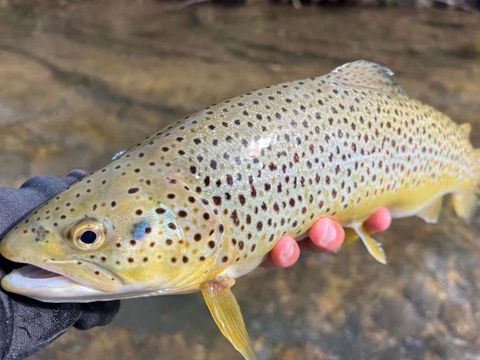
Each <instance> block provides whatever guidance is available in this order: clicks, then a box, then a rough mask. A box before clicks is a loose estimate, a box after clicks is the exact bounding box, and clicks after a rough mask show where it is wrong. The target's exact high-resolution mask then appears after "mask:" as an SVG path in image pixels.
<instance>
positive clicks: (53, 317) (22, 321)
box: [0, 170, 120, 359]
mask: <svg viewBox="0 0 480 360" xmlns="http://www.w3.org/2000/svg"><path fill="white" fill-rule="evenodd" d="M83 176H85V173H84V172H83V171H80V170H75V171H72V172H71V173H69V174H68V175H67V176H66V177H65V178H64V179H59V178H55V177H49V176H36V177H33V178H31V179H30V180H28V181H27V182H26V183H25V184H23V185H22V186H21V187H20V189H15V188H0V241H1V238H2V237H3V236H4V235H5V234H6V233H7V232H8V230H10V229H11V228H13V227H14V226H15V225H16V224H17V223H19V222H20V221H21V220H22V218H24V217H25V216H26V215H27V214H28V213H29V212H31V211H32V210H33V209H34V208H36V207H37V206H38V205H40V204H42V203H43V202H45V201H47V200H48V199H50V198H51V197H53V196H55V195H56V194H58V193H59V192H61V191H62V190H64V189H65V188H66V187H67V186H69V185H70V184H72V183H74V182H75V181H77V180H78V179H80V178H81V177H83ZM14 267H15V264H13V263H11V262H9V261H7V260H5V259H3V258H2V257H0V278H2V277H3V276H4V275H5V274H6V273H8V272H9V271H11V270H12V269H13V268H14ZM119 308H120V302H119V301H110V302H96V303H89V304H47V303H43V302H39V301H36V300H33V299H29V298H26V297H22V296H19V295H15V294H11V293H6V292H4V291H3V290H2V289H0V358H1V359H23V358H25V357H27V356H29V355H31V354H33V353H34V352H36V351H38V350H40V349H41V348H43V347H45V346H46V345H47V344H49V343H50V342H52V341H53V340H55V339H56V338H57V337H59V336H60V335H61V334H63V333H64V332H65V331H66V330H67V329H68V328H70V327H71V326H75V327H76V328H77V329H82V330H83V329H89V328H91V327H93V326H100V325H105V324H107V323H108V322H110V321H111V320H112V318H113V317H114V316H115V315H116V313H117V312H118V310H119Z"/></svg>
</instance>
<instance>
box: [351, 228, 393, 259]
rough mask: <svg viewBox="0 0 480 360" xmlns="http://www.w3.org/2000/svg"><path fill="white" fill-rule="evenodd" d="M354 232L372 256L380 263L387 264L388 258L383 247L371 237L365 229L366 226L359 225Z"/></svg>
mask: <svg viewBox="0 0 480 360" xmlns="http://www.w3.org/2000/svg"><path fill="white" fill-rule="evenodd" d="M353 230H355V232H356V233H357V234H358V236H359V237H360V239H362V242H363V244H364V245H365V247H366V248H367V250H368V252H369V253H370V255H372V256H373V257H374V258H375V260H377V261H378V262H379V263H382V264H386V263H387V257H386V256H385V252H384V251H383V248H382V245H380V243H379V242H377V241H376V240H375V239H374V238H372V237H371V236H370V234H369V233H368V231H367V230H366V229H365V226H363V225H359V226H357V227H355V228H353Z"/></svg>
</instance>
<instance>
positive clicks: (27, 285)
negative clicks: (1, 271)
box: [1, 260, 123, 302]
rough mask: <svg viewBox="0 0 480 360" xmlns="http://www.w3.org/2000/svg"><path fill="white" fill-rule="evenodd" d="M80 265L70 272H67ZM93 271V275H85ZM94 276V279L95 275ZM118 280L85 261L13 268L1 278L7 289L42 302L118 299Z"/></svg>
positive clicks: (52, 262) (50, 262)
mask: <svg viewBox="0 0 480 360" xmlns="http://www.w3.org/2000/svg"><path fill="white" fill-rule="evenodd" d="M74 266H76V267H77V268H78V267H82V266H83V269H82V271H81V272H78V270H77V275H76V276H75V275H72V274H74V273H75V271H69V270H72V267H73V269H74V270H75V267H74ZM85 274H93V275H85ZM94 277H95V278H94ZM122 284H123V283H122V281H121V279H120V278H119V277H118V276H116V275H115V274H113V273H112V272H110V271H108V270H107V269H105V268H103V267H102V266H100V265H98V264H95V263H92V262H89V261H85V260H79V261H77V260H68V261H53V260H50V261H47V262H46V263H44V264H35V265H33V264H28V265H25V266H23V267H21V268H18V269H16V270H13V271H12V272H11V273H9V274H8V275H7V276H5V277H3V279H2V280H1V285H2V287H3V288H4V289H5V290H7V291H10V292H13V293H16V294H20V295H24V296H28V297H31V298H33V299H36V300H40V301H43V302H90V301H98V300H110V299H113V298H117V297H116V296H115V295H114V294H118V293H119V291H120V288H121V287H122V286H121V285H122Z"/></svg>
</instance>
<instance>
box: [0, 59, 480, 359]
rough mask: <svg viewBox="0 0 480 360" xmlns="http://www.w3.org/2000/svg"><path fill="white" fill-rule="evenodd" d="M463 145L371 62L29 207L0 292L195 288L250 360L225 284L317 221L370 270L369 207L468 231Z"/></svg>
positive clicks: (239, 103) (161, 141)
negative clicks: (361, 251)
mask: <svg viewBox="0 0 480 360" xmlns="http://www.w3.org/2000/svg"><path fill="white" fill-rule="evenodd" d="M469 132H470V126H469V125H468V124H464V125H460V126H458V125H456V124H455V123H454V122H453V121H452V120H451V119H449V118H448V117H447V116H445V115H443V114H442V113H440V112H438V111H436V110H435V109H433V108H431V107H429V106H427V105H424V104H422V103H421V102H419V101H417V100H414V99H412V98H410V97H409V96H408V95H406V94H405V92H404V91H403V90H402V89H401V88H400V87H399V86H398V85H397V84H396V83H395V81H394V79H393V73H392V72H391V71H390V70H389V69H387V68H385V67H383V66H381V65H378V64H375V63H371V62H367V61H356V62H352V63H348V64H345V65H343V66H341V67H339V68H337V69H335V70H333V71H332V72H331V73H329V74H327V75H324V76H320V77H314V78H309V79H305V80H299V81H293V82H289V83H284V84H279V85H274V86H269V87H266V88H264V89H260V90H255V91H251V92H247V93H245V94H243V95H240V96H237V97H235V98H231V99H228V100H225V101H223V102H221V103H218V104H215V105H212V106H210V107H208V108H206V109H204V110H201V111H199V112H197V113H195V114H193V115H190V116H187V117H186V118H185V119H182V120H180V121H178V122H176V123H175V124H173V125H171V126H168V127H166V128H165V129H163V130H161V131H159V132H157V133H156V134H154V135H152V136H148V137H146V138H145V139H144V140H142V141H141V142H139V143H138V144H137V145H136V146H134V147H133V148H131V149H130V150H128V151H126V152H125V153H123V154H121V155H120V156H118V157H117V158H116V159H115V160H113V161H112V162H111V163H110V164H108V165H107V166H105V167H104V168H102V169H100V170H98V171H96V172H94V173H92V174H91V175H89V176H87V177H85V178H84V179H82V180H80V181H79V182H77V183H75V184H74V185H72V186H71V187H70V188H68V189H67V190H65V191H64V192H63V193H61V194H60V195H58V196H57V197H55V198H54V199H52V200H50V201H48V202H46V203H45V204H43V205H42V206H40V207H39V208H38V209H36V210H35V211H34V212H33V213H32V214H31V215H30V216H28V217H27V218H26V219H25V220H24V221H22V222H21V223H20V224H18V225H17V226H16V227H15V228H14V229H13V230H12V231H11V232H10V233H9V234H8V235H7V236H6V237H5V238H4V239H3V241H2V242H1V245H0V252H1V254H2V255H3V256H4V257H6V258H8V259H10V260H12V261H15V262H19V263H25V264H28V265H27V266H25V267H23V268H20V269H19V270H15V271H13V272H12V273H10V274H9V275H8V276H6V277H4V278H3V280H2V286H3V287H4V288H5V289H7V290H9V291H12V292H15V293H19V294H23V295H26V296H29V297H32V298H35V299H38V300H41V301H46V302H88V301H96V300H110V299H120V298H131V297H139V296H151V295H163V294H179V293H189V292H194V291H198V290H200V291H201V292H202V294H203V296H204V298H205V301H206V303H207V305H208V308H209V310H210V312H211V314H212V316H213V317H214V319H215V321H216V323H217V325H218V326H219V328H220V330H221V331H222V333H223V334H224V335H225V336H226V337H227V338H228V339H229V340H230V342H231V343H232V344H233V345H234V346H235V348H236V349H237V350H238V351H240V352H241V353H242V354H243V356H244V357H245V358H246V359H254V358H255V354H254V352H253V350H252V348H251V345H250V341H249V338H248V335H247V331H246V328H245V325H244V321H243V318H242V315H241V312H240V308H239V306H238V303H237V302H236V300H235V298H234V296H233V294H232V292H231V290H230V288H231V286H232V285H233V284H234V279H235V278H238V277H240V276H242V275H244V274H245V273H248V272H249V271H252V270H253V269H254V268H256V267H257V266H258V265H259V264H260V263H261V262H262V260H263V259H264V257H265V255H266V254H267V253H268V252H269V251H270V250H271V249H272V247H273V246H274V245H275V243H276V241H278V240H279V239H280V237H281V236H282V235H284V234H290V235H292V236H295V237H297V238H300V237H302V236H303V235H304V234H305V233H306V231H307V230H308V229H309V227H310V226H311V225H312V224H313V223H314V222H315V221H316V220H317V219H318V218H320V217H325V216H328V217H331V218H333V219H335V220H337V221H339V222H340V223H341V224H342V225H343V226H344V227H346V228H347V229H349V237H353V236H358V237H359V238H360V239H361V240H362V241H363V243H364V244H365V246H366V248H367V250H368V252H369V253H370V254H371V255H373V257H374V258H375V259H377V260H378V261H379V262H381V263H385V262H386V257H385V254H384V252H383V250H382V248H381V245H380V244H379V243H377V242H376V241H375V240H374V239H373V238H372V237H371V236H370V235H369V234H368V232H367V231H366V229H365V228H364V227H362V223H363V221H364V220H365V219H366V218H367V217H368V216H369V215H370V214H371V213H372V212H374V211H375V210H376V209H378V208H379V207H382V206H385V207H387V208H389V209H390V211H391V213H392V216H393V217H394V218H398V217H405V216H410V215H417V216H420V217H422V218H423V219H425V220H426V221H428V222H435V221H436V219H437V217H438V214H439V211H440V208H441V201H442V197H443V196H444V195H446V194H452V200H453V206H454V209H455V211H456V213H457V214H458V215H459V216H461V217H462V218H464V219H468V218H469V216H470V215H471V213H472V210H473V208H474V205H475V201H476V198H475V196H476V193H477V187H478V180H479V179H480V165H479V164H480V161H479V152H478V150H476V149H473V147H472V145H471V144H470V142H469V140H468V134H469Z"/></svg>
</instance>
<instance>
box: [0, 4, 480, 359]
mask: <svg viewBox="0 0 480 360" xmlns="http://www.w3.org/2000/svg"><path fill="white" fill-rule="evenodd" d="M65 4H67V2H65ZM355 59H369V60H374V61H377V62H381V63H384V64H386V65H388V66H389V67H391V68H392V69H393V70H394V71H395V72H396V74H397V77H398V80H399V82H400V83H401V84H402V85H403V87H404V88H405V89H406V90H407V92H409V93H410V94H411V95H412V96H415V97H418V98H419V99H421V100H423V101H425V102H427V103H429V104H431V105H433V106H435V107H437V108H438V109H440V110H442V111H444V112H446V113H447V114H448V115H450V116H451V117H452V118H453V119H454V120H455V121H457V122H459V123H463V122H470V123H472V125H473V133H472V141H473V143H474V144H476V146H480V101H479V99H480V13H468V12H457V11H447V10H414V9H358V8H316V7H304V8H301V9H293V8H291V7H288V6H271V5H270V6H269V5H266V4H263V3H253V4H251V5H248V6H245V7H238V8H230V7H216V6H212V5H209V4H201V5H197V6H187V7H180V6H178V5H175V4H173V3H169V4H163V3H158V2H149V1H133V2H129V1H116V2H109V1H104V2H84V3H82V2H78V3H75V2H72V4H70V5H62V6H60V5H57V6H51V7H47V6H45V7H40V8H31V7H28V6H24V7H17V8H9V7H6V8H0V84H1V86H0V169H1V171H0V184H1V185H19V184H21V182H22V181H23V180H25V179H26V178H28V177H29V176H31V175H34V174H50V175H57V176H61V175H64V174H65V173H66V172H68V171H69V170H70V169H73V168H81V169H85V170H95V169H96V168H98V167H100V166H101V165H103V164H105V163H106V162H108V161H109V159H110V158H111V156H112V155H113V154H114V153H115V152H117V151H118V150H121V149H124V148H125V147H128V146H129V145H132V144H134V143H135V141H136V140H138V139H140V138H142V137H143V136H145V135H147V134H149V133H152V132H154V131H155V130H157V129H159V128H161V127H163V126H164V125H165V124H168V123H169V122H171V121H173V120H176V119H177V118H179V117H181V116H184V115H186V114H188V113H190V112H193V111H195V110H198V109H200V108H202V107H205V106H207V105H209V104H211V103H214V102H217V101H219V100H222V99H224V98H227V97H230V96H233V95H237V94H239V93H242V92H244V91H247V90H250V89H254V88H258V87H262V86H265V85H269V84H272V83H276V82H282V81H288V80H293V79H297V78H302V77H309V76H314V75H319V74H322V73H325V72H327V71H329V70H330V69H332V68H333V67H335V66H337V65H340V64H342V63H344V62H347V61H350V60H355ZM378 238H379V240H381V241H382V242H383V243H384V246H385V250H386V253H387V255H388V258H389V264H388V265H387V266H382V265H380V264H378V263H376V262H375V261H374V260H372V259H371V257H369V256H368V255H367V253H366V251H365V250H364V249H363V247H362V246H361V244H354V245H352V246H349V247H346V248H345V249H343V250H342V251H340V252H339V253H337V254H335V255H329V254H305V255H304V256H303V257H302V259H301V261H300V262H299V264H298V265H296V266H295V267H293V268H291V269H289V270H277V269H268V270H266V269H258V270H256V271H255V272H253V273H251V274H249V275H248V276H245V277H244V278H242V279H240V280H239V281H238V282H237V285H236V286H235V289H234V292H235V293H236V294H237V297H238V300H239V302H240V304H241V305H242V308H243V311H244V315H245V318H246V322H247V324H248V327H249V329H250V334H251V336H252V338H253V340H254V346H255V349H256V351H257V353H258V354H259V357H260V359H285V360H286V359H438V358H442V359H478V358H480V335H479V334H480V216H478V215H477V216H476V217H475V218H474V220H473V223H472V224H471V225H465V224H463V223H462V222H461V221H460V220H459V219H457V218H456V217H455V216H454V215H453V212H452V211H451V208H450V206H449V205H447V206H445V207H444V211H443V214H442V217H441V219H440V223H439V224H438V225H427V224H425V223H423V222H422V221H420V220H418V219H416V218H412V219H404V220H398V221H395V223H394V225H393V226H392V229H391V230H389V231H388V232H386V233H385V234H382V235H379V236H378ZM33 358H34V359H37V360H43V359H45V360H46V359H67V358H68V359H80V358H81V359H89V360H95V359H106V360H108V359H116V360H118V359H195V360H196V359H198V360H201V359H239V358H240V357H239V355H238V354H237V353H236V352H235V351H234V350H233V348H231V347H230V345H229V344H228V343H227V341H226V340H225V339H224V338H223V337H222V336H221V335H220V333H219V332H218V330H217V329H216V327H215V325H214V323H213V321H212V319H211V318H210V315H209V313H208V311H207V309H206V307H205V305H204V304H203V302H202V300H201V298H200V296H198V295H188V296H187V295H186V296H171V297H156V298H146V299H139V300H129V301H124V302H123V305H122V309H121V312H120V314H119V315H118V317H117V318H116V319H115V320H114V321H113V323H112V324H110V325H108V326H107V327H104V328H99V329H94V330H91V331H86V332H80V331H76V330H70V331H69V332H67V334H66V335H64V336H63V337H61V338H60V339H59V340H57V341H56V342H55V343H54V344H52V345H51V346H49V347H48V348H47V349H45V350H43V351H42V352H40V353H39V354H37V355H35V356H34V357H33Z"/></svg>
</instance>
